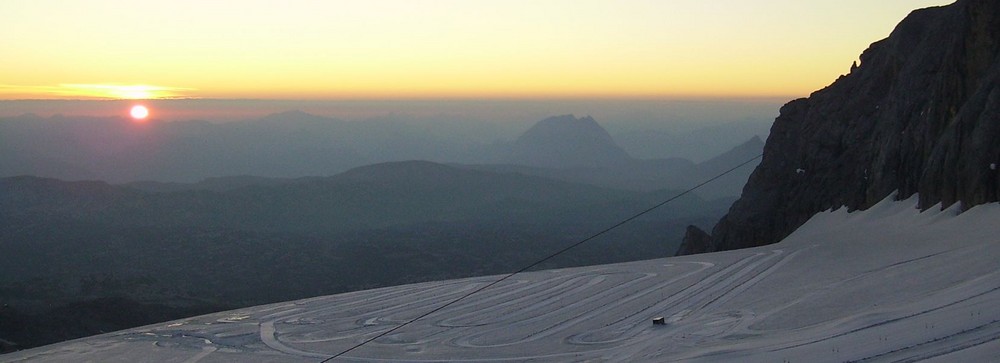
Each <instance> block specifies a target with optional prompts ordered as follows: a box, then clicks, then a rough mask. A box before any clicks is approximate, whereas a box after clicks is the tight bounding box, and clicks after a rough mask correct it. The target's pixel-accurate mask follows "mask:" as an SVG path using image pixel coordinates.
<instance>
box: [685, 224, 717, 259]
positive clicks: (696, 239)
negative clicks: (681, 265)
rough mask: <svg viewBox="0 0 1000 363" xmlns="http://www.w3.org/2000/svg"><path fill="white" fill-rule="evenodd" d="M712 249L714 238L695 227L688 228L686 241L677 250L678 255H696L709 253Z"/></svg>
mask: <svg viewBox="0 0 1000 363" xmlns="http://www.w3.org/2000/svg"><path fill="white" fill-rule="evenodd" d="M711 249H712V236H709V235H708V233H705V231H703V230H701V228H698V227H695V226H688V227H687V230H686V231H684V239H683V240H682V242H681V245H680V247H678V248H677V255H678V256H683V255H694V254H698V253H705V252H709V251H710V250H711Z"/></svg>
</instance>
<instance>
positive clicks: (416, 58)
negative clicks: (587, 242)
mask: <svg viewBox="0 0 1000 363" xmlns="http://www.w3.org/2000/svg"><path fill="white" fill-rule="evenodd" d="M950 2H951V1H941V0H880V1H871V0H809V1H802V0H758V1H750V0H716V1H689V0H684V1H681V0H659V1H656V0H615V1H610V0H608V1H587V0H546V1H540V0H503V1H499V0H491V1H485V0H437V1H429V0H428V1H424V0H366V1H355V0H352V1H311V0H310V1H307V0H286V1H280V2H276V1H264V0H241V1H195V0H169V1H156V0H150V1H131V0H129V1H125V0H102V1H83V0H79V1H75V0H66V1H57V0H4V1H2V2H0V23H2V24H4V29H5V31H3V32H0V54H2V56H0V99H60V98H72V99H79V98H112V99H120V98H124V99H136V98H139V99H141V98H164V97H195V98H269V99H351V98H373V99H378V98H417V99H420V98H497V97H500V98H503V97H512V98H540V97H541V98H544V97H564V98H565V97H570V98H573V97H581V98H586V97H597V98H601V97H611V98H631V97H675V98H676V97H693V98H717V97H722V98H725V97H797V96H805V95H807V94H808V93H809V92H811V91H813V90H816V89H818V88H821V87H823V86H825V85H827V84H829V83H830V82H832V81H833V80H834V79H836V77H837V76H838V75H840V74H843V73H846V72H847V71H848V69H849V67H850V65H851V63H852V62H853V61H854V60H856V59H857V57H858V55H859V54H860V53H861V52H862V51H863V50H864V49H865V48H866V47H867V46H868V44H870V43H872V42H874V41H876V40H879V39H881V38H884V37H886V36H887V35H888V34H889V32H890V31H891V30H892V28H893V27H894V25H895V24H896V23H898V22H899V21H900V20H901V19H902V18H903V17H904V16H905V15H906V14H907V13H908V12H909V11H911V10H912V9H916V8H920V7H927V6H934V5H942V4H947V3H950Z"/></svg>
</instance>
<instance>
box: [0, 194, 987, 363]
mask: <svg viewBox="0 0 1000 363" xmlns="http://www.w3.org/2000/svg"><path fill="white" fill-rule="evenodd" d="M915 205H916V199H910V200H907V201H903V202H890V201H884V202H882V203H879V204H878V205H876V206H875V207H873V208H871V209H869V210H867V211H862V212H855V213H848V212H847V211H846V210H843V209H841V210H837V211H830V212H825V213H820V214H817V215H816V216H814V217H813V218H812V219H811V220H810V221H809V222H808V223H806V224H805V225H804V226H802V227H801V228H799V229H798V230H797V231H796V232H795V233H793V234H792V235H791V236H789V237H788V238H786V239H785V240H784V241H782V242H781V243H778V244H775V245H770V246H765V247H759V248H754V249H746V250H739V251H730V252H722V253H713V254H705V255H695V256H685V257H677V258H667V259H657V260H649V261H640V262H632V263H623V264H615V265H605V266H596V267H583V268H570V269H561V270H551V271H541V272H534V273H526V274H523V275H518V276H517V277H515V278H514V279H512V280H508V281H506V282H504V283H502V284H499V285H497V286H495V287H494V288H491V289H489V290H486V291H484V292H483V293H481V294H478V295H474V296H473V297H471V298H470V299H468V300H466V301H463V302H460V303H458V304H456V305H453V306H451V307H449V308H447V309H444V310H442V311H439V312H437V313H435V314H432V315H430V316H429V317H427V318H425V319H423V320H420V321H418V322H416V323H414V324H412V325H410V326H407V327H404V328H403V329H401V330H399V331H397V332H395V333H393V334H390V335H388V336H386V337H384V338H381V339H379V340H377V341H376V342H373V343H371V344H369V345H366V346H364V347H361V348H359V349H357V350H355V351H353V352H351V353H349V354H347V355H346V357H347V358H343V359H338V360H337V361H342V362H354V361H362V362H392V361H405V362H418V361H438V362H448V361H453V362H457V361H462V362H474V361H491V362H495V361H527V360H531V361H539V362H546V361H560V362H562V361H615V362H635V361H656V362H664V361H731V362H754V361H761V362H764V361H766V362H824V361H827V362H844V361H866V362H867V361H919V360H925V359H926V360H929V361H936V362H957V361H966V362H971V361H975V362H987V361H997V360H998V357H1000V263H998V262H997V261H1000V223H996V222H997V221H998V220H1000V204H989V205H983V206H979V207H975V208H972V209H970V210H968V211H966V212H965V213H962V214H958V211H957V209H948V210H944V211H941V210H940V208H932V210H931V211H927V212H924V213H919V211H918V210H916V209H915ZM493 278H495V277H481V278H470V279H461V280H451V281H440V282H431V283H422V284H415V285H406V286H397V287H390V288H383V289H377V290H369V291H361V292H353V293H347V294H340V295H333V296H325V297H318V298H312V299H305V300H299V301H293V302H287V303H279V304H272V305H266V306H259V307H253V308H246V309H240V310H236V311H230V312H225V313H217V314H211V315H205V316H200V317H194V318H189V319H183V320H178V321H173V322H167V323H162V324H156V325H151V326H146V327H142V328H137V329H131V330H126V331H121V332H116V333H110V334H104V335H101V336H96V337H91V338H85V339H80V340H75V341H70V342H65V343H59V344H54V345H50V346H46V347H41V348H36V349H32V350H27V351H22V352H17V353H12V354H8V355H3V356H0V361H20V360H39V361H66V362H79V361H95V362H115V361H122V362H135V361H157V362H233V361H240V362H293V361H313V362H318V361H321V360H323V359H325V358H327V357H329V356H331V355H333V354H335V353H338V352H340V351H342V350H344V349H347V348H348V347H351V346H353V345H355V344H357V343H358V342H360V341H362V340H363V339H366V338H369V337H372V336H374V335H376V334H378V333H380V332H384V331H386V330H388V329H390V328H392V327H394V326H396V325H397V324H399V323H401V322H403V321H406V320H407V319H410V318H413V317H415V316H417V315H420V314H422V313H424V312H426V311H429V310H430V309H433V308H435V307H437V306H440V305H441V304H443V303H445V302H447V301H449V300H450V299H453V298H455V297H458V296H460V295H462V294H464V293H467V292H469V291H471V290H472V289H475V288H477V287H480V286H483V285H484V284H486V283H488V282H490V281H491V279H493ZM658 316H662V317H665V318H666V321H667V324H666V325H662V326H661V325H656V326H654V325H653V324H652V322H651V319H652V318H653V317H658Z"/></svg>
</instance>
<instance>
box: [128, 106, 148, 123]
mask: <svg viewBox="0 0 1000 363" xmlns="http://www.w3.org/2000/svg"><path fill="white" fill-rule="evenodd" d="M129 114H130V115H132V118H133V119H135V120H136V121H139V120H145V119H146V117H149V109H148V108H146V106H143V105H135V106H132V110H130V111H129Z"/></svg>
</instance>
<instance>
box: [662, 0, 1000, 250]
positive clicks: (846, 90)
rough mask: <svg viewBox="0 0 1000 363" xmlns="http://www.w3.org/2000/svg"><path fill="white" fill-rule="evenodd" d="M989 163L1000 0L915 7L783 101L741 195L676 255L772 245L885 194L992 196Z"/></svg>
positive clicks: (993, 172) (993, 166) (999, 69)
mask: <svg viewBox="0 0 1000 363" xmlns="http://www.w3.org/2000/svg"><path fill="white" fill-rule="evenodd" d="M998 165H1000V1H996V0H959V1H957V2H956V3H954V4H951V5H948V6H943V7H935V8H928V9H922V10H917V11H914V12H913V13H911V14H910V15H909V16H908V17H907V18H906V19H905V20H903V21H902V22H901V23H900V24H899V25H898V26H897V27H896V29H895V30H894V31H893V32H892V34H891V35H890V36H889V37H888V38H887V39H884V40H882V41H879V42H876V43H874V44H872V45H871V47H870V48H869V49H868V50H866V51H865V52H864V53H863V54H862V55H861V63H860V64H859V65H858V64H856V65H855V66H852V67H851V72H850V74H847V75H845V76H842V77H841V78H840V79H838V80H837V81H836V82H834V83H833V84H832V85H830V86H828V87H826V88H824V89H822V90H820V91H817V92H815V93H813V94H812V95H810V97H808V98H804V99H798V100H794V101H792V102H789V103H788V104H786V105H785V106H784V107H782V108H781V113H780V115H779V116H778V118H777V119H776V120H775V122H774V125H773V126H772V128H771V134H770V137H768V140H767V144H766V146H765V148H764V158H763V160H762V161H761V164H760V165H759V166H758V167H757V169H756V170H755V171H754V173H753V174H752V175H751V176H750V179H749V181H748V182H747V184H746V186H745V187H744V190H743V195H742V198H741V199H739V200H738V201H737V202H736V203H735V204H733V206H732V207H731V208H730V210H729V214H728V215H726V216H725V217H723V218H722V220H721V221H719V223H718V224H717V225H716V226H715V228H714V229H713V230H712V235H711V239H710V241H708V242H707V243H706V242H705V237H704V236H701V235H700V234H698V233H697V232H698V231H689V238H688V239H687V242H688V243H686V245H687V246H686V247H687V248H686V250H683V251H678V252H679V253H692V252H703V251H706V252H707V251H719V250H729V249H736V248H745V247H752V246H759V245H765V244H770V243H774V242H777V241H779V240H781V239H782V238H784V237H785V236H787V235H788V234H790V233H791V232H792V231H794V230H795V229H796V228H798V227H799V226H800V225H802V223H804V222H805V221H806V220H807V219H809V218H810V217H811V216H812V215H814V214H815V213H817V212H820V211H823V210H827V209H830V208H835V207H840V206H847V207H848V208H850V209H865V208H867V207H870V206H871V205H873V204H874V203H876V202H878V201H879V200H881V199H883V198H885V197H887V196H889V195H890V194H891V193H893V192H894V191H898V192H899V193H898V195H897V198H907V197H909V196H912V195H913V194H914V193H919V195H920V207H921V208H924V209H927V208H931V207H935V206H936V205H937V204H938V203H940V204H941V205H942V206H945V207H947V206H950V205H952V204H954V203H962V204H961V205H962V206H963V207H965V208H968V207H971V206H974V205H977V204H982V203H987V202H993V201H997V200H998V195H1000V182H998V180H1000V179H998V177H997V173H998V170H997V169H998ZM694 242H700V243H694ZM692 244H694V245H692ZM695 245H697V246H695Z"/></svg>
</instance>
